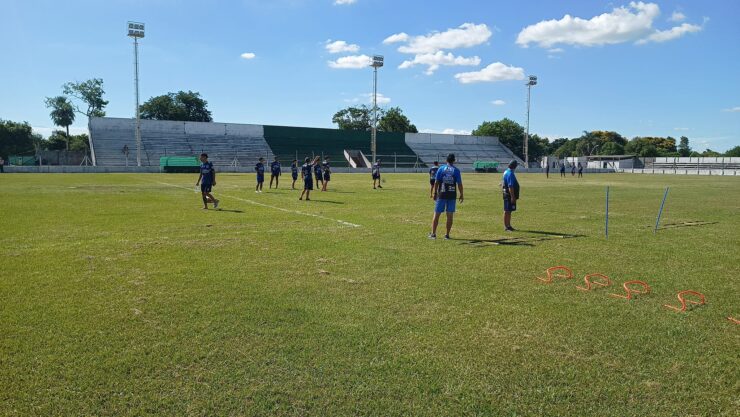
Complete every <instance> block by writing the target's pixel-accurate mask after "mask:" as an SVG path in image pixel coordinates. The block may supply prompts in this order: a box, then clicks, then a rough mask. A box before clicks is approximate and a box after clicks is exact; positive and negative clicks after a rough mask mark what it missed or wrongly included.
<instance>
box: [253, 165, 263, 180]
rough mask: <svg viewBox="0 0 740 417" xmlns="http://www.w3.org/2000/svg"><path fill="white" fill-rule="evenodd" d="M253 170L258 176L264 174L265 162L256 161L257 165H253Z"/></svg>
mask: <svg viewBox="0 0 740 417" xmlns="http://www.w3.org/2000/svg"><path fill="white" fill-rule="evenodd" d="M254 171H255V172H256V173H257V176H258V177H262V176H264V175H265V164H263V163H262V162H257V165H255V166H254Z"/></svg>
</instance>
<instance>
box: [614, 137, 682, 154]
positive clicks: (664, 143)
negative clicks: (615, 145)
mask: <svg viewBox="0 0 740 417" xmlns="http://www.w3.org/2000/svg"><path fill="white" fill-rule="evenodd" d="M624 150H625V152H626V153H628V154H635V155H637V156H643V157H652V156H677V155H678V151H677V150H676V139H674V138H672V137H670V136H669V137H666V138H661V137H636V138H632V140H630V141H629V142H627V145H626V146H625V147H624Z"/></svg>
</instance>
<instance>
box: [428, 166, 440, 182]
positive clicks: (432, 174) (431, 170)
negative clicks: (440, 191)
mask: <svg viewBox="0 0 740 417" xmlns="http://www.w3.org/2000/svg"><path fill="white" fill-rule="evenodd" d="M437 171H439V167H431V168H429V181H434V180H436V178H437Z"/></svg>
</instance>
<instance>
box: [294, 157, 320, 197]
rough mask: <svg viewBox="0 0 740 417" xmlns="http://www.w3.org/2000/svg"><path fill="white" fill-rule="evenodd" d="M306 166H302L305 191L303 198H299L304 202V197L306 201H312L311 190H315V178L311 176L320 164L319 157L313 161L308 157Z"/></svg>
mask: <svg viewBox="0 0 740 417" xmlns="http://www.w3.org/2000/svg"><path fill="white" fill-rule="evenodd" d="M305 162H306V163H305V164H303V166H301V179H302V180H303V191H302V192H301V197H300V198H298V199H299V200H303V196H304V195H305V196H306V201H309V200H311V198H309V196H310V195H311V190H313V178H311V176H312V175H313V171H314V166H315V165H316V164H318V163H319V157H318V156H317V157H316V158H314V160H313V161H311V158H309V157H306V159H305Z"/></svg>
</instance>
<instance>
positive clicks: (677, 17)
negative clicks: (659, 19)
mask: <svg viewBox="0 0 740 417" xmlns="http://www.w3.org/2000/svg"><path fill="white" fill-rule="evenodd" d="M668 20H669V21H671V22H683V21H684V20H686V15H685V14H683V13H681V12H678V11H676V12H673V14H672V15H671V17H670V19H668Z"/></svg>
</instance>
